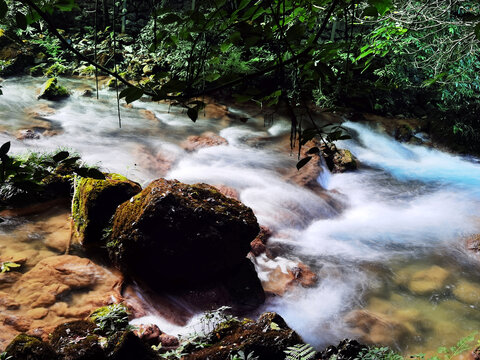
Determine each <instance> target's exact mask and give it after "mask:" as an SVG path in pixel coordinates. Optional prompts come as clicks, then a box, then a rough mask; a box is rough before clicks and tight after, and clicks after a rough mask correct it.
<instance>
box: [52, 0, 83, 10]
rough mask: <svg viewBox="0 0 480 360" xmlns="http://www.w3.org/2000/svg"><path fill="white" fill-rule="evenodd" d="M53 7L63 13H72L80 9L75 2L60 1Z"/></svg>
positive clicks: (68, 0)
mask: <svg viewBox="0 0 480 360" xmlns="http://www.w3.org/2000/svg"><path fill="white" fill-rule="evenodd" d="M53 6H55V7H56V8H57V9H60V10H61V11H72V10H73V9H75V8H78V6H77V5H76V4H75V0H58V1H57V2H56V3H55V4H53Z"/></svg>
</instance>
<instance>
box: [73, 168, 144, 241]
mask: <svg viewBox="0 0 480 360" xmlns="http://www.w3.org/2000/svg"><path fill="white" fill-rule="evenodd" d="M141 190H142V188H141V186H140V185H139V184H137V183H136V182H133V181H130V180H128V179H127V178H126V177H125V176H122V175H119V174H106V175H105V180H98V179H92V178H84V177H77V178H76V179H75V190H74V194H73V200H72V219H73V226H72V236H73V239H74V240H76V241H78V242H80V243H81V244H82V245H83V246H84V247H86V248H92V247H96V248H100V247H102V246H103V245H104V244H103V243H102V239H103V236H104V232H105V231H108V230H106V228H107V227H108V223H109V220H110V218H111V217H112V215H113V214H114V213H115V209H116V208H117V207H118V205H120V204H121V203H123V202H124V201H127V200H129V199H130V198H131V197H132V196H134V195H135V194H138V193H139V192H140V191H141Z"/></svg>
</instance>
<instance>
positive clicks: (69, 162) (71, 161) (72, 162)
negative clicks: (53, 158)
mask: <svg viewBox="0 0 480 360" xmlns="http://www.w3.org/2000/svg"><path fill="white" fill-rule="evenodd" d="M78 160H80V157H79V156H73V157H71V158H67V159H65V160H62V164H63V165H65V166H73V165H75V163H76V162H77V161H78Z"/></svg>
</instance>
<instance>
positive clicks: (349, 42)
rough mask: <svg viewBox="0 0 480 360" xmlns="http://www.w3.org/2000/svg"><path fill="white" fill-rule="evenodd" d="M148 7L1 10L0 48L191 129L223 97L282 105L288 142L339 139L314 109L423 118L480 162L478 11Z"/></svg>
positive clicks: (306, 5) (450, 4)
mask: <svg viewBox="0 0 480 360" xmlns="http://www.w3.org/2000/svg"><path fill="white" fill-rule="evenodd" d="M143 3H144V4H143V8H142V2H138V1H133V0H131V1H126V2H119V3H115V4H114V3H112V4H110V3H108V2H107V1H96V2H95V5H93V4H92V3H91V2H85V1H78V0H77V1H74V0H42V1H39V0H17V1H13V0H0V18H2V25H1V30H0V31H1V35H2V37H0V39H2V38H3V39H5V38H9V39H11V40H16V41H20V40H21V39H23V40H28V41H29V43H30V45H31V46H34V47H35V48H36V49H37V50H39V51H41V52H42V54H43V56H44V57H43V58H42V60H41V61H40V63H39V64H37V65H36V66H29V67H30V72H31V73H32V74H39V73H40V74H41V73H44V74H45V75H58V74H68V73H78V74H85V75H92V74H95V73H97V74H109V75H111V76H114V77H115V78H117V80H118V84H121V85H126V86H127V88H125V89H123V91H121V92H120V93H119V97H120V98H125V100H126V101H127V102H132V101H135V100H136V99H138V98H140V97H141V96H143V95H149V96H151V97H152V98H153V99H154V100H165V99H167V100H170V101H172V102H174V103H176V104H179V105H181V106H183V107H185V109H186V112H187V114H188V116H189V117H190V118H191V119H192V120H193V121H195V120H196V119H197V117H198V113H199V111H201V110H202V108H203V106H204V102H203V100H202V99H203V96H205V95H212V94H213V95H216V96H220V95H222V96H225V95H228V96H233V97H234V98H235V99H236V100H237V101H254V102H256V103H258V104H259V105H261V106H265V105H266V106H269V105H270V106H271V105H276V104H278V103H281V104H282V105H284V106H286V107H287V110H288V112H289V115H290V117H291V119H292V139H294V138H295V136H297V135H298V136H299V137H302V135H304V136H303V137H304V138H305V137H311V136H312V134H316V135H319V136H321V137H323V138H327V136H328V139H327V140H335V139H337V138H339V137H341V136H344V134H343V133H342V131H341V129H340V130H339V129H335V131H333V132H332V131H330V132H329V134H326V133H325V131H324V129H320V128H315V124H314V123H313V122H312V121H310V120H311V114H310V110H309V109H310V108H311V107H310V105H311V104H313V103H315V104H317V105H318V106H321V107H323V108H339V107H340V108H347V109H353V110H355V111H369V112H379V113H381V114H384V115H403V116H415V117H424V118H425V117H426V118H427V121H425V128H426V130H429V131H430V132H432V133H433V134H434V135H435V134H437V135H439V136H438V138H439V140H445V141H446V142H447V143H449V144H450V145H452V146H454V145H458V146H457V149H458V150H462V151H470V152H472V151H476V152H478V151H479V150H480V145H479V144H480V141H479V140H480V133H479V131H478V125H479V124H478V121H479V120H478V118H477V117H476V116H475V113H476V111H478V100H479V94H480V77H479V75H478V74H479V71H478V70H479V68H480V60H479V58H478V50H479V37H480V22H479V19H480V4H479V3H478V2H477V1H468V0H451V1H438V0H428V1H419V0H397V1H392V0H316V1H311V0H309V1H306V0H296V1H294V0H278V1H254V0H241V1H240V0H228V1H226V0H210V1H201V2H199V1H188V2H185V1H181V2H180V1H152V2H151V3H148V5H149V6H147V9H145V4H146V3H145V2H143ZM60 12H61V13H63V14H62V17H61V18H63V19H64V21H63V22H62V21H61V20H59V17H58V16H56V15H57V14H58V13H60ZM142 12H143V13H144V14H146V15H147V18H146V19H145V18H141V16H140V17H139V16H138V13H142ZM92 13H95V17H94V18H95V19H94V21H92V20H93V17H92V16H91V14H92ZM112 24H115V25H114V26H113V25H112ZM46 29H48V30H49V34H48V35H43V32H44V31H45V30H46ZM57 29H60V30H58V31H57ZM133 39H135V41H133ZM62 48H63V49H67V50H68V51H64V50H62ZM6 61H7V60H3V63H2V64H0V65H1V66H2V67H3V70H2V72H3V73H4V74H8V72H9V71H8V64H7V63H6ZM38 62H39V61H38V60H37V63H38ZM31 65H33V64H31ZM112 85H113V86H115V83H112ZM265 116H266V118H268V117H272V116H273V115H272V113H271V112H270V113H266V114H265Z"/></svg>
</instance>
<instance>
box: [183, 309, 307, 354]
mask: <svg viewBox="0 0 480 360" xmlns="http://www.w3.org/2000/svg"><path fill="white" fill-rule="evenodd" d="M209 338H210V339H211V342H212V345H211V346H209V347H206V348H204V349H201V350H198V351H194V352H193V353H191V354H189V355H186V356H185V358H184V359H185V360H200V359H210V360H224V359H229V358H230V356H232V355H233V354H236V353H238V351H240V350H242V351H243V352H244V353H245V354H249V353H252V352H253V353H254V355H255V356H258V358H259V359H262V360H278V359H284V358H285V353H284V350H286V349H287V347H289V346H293V345H297V344H302V343H303V340H302V339H301V338H300V336H299V335H298V334H297V333H296V332H295V331H293V330H292V329H290V328H289V327H288V325H287V324H286V322H285V320H283V318H282V317H281V316H280V315H278V314H276V313H264V314H263V315H262V316H260V318H259V319H258V321H256V322H254V321H252V320H244V321H238V320H229V321H226V322H224V323H221V324H219V325H218V326H217V328H216V329H215V330H214V331H213V332H212V333H211V334H210V337H209Z"/></svg>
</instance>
